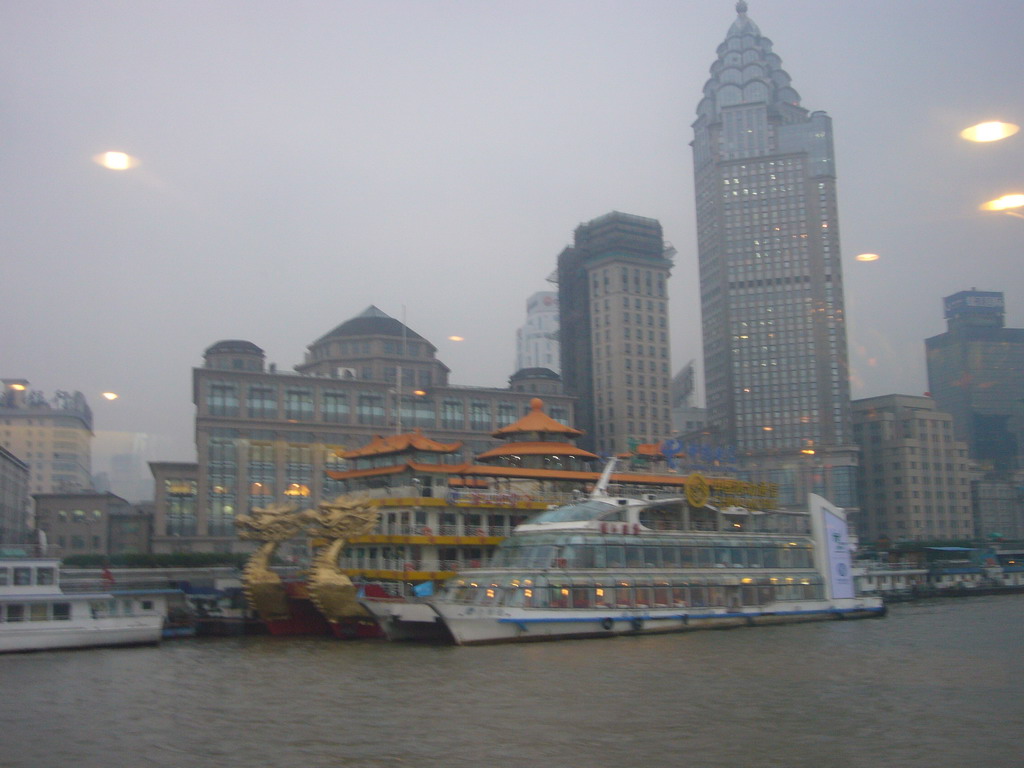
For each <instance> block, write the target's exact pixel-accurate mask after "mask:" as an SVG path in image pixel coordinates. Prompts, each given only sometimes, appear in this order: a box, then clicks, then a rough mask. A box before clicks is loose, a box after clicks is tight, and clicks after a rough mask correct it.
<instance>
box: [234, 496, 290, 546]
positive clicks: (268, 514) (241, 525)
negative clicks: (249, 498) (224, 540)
mask: <svg viewBox="0 0 1024 768" xmlns="http://www.w3.org/2000/svg"><path fill="white" fill-rule="evenodd" d="M297 510H298V507H296V506H295V505H294V504H270V505H269V506H267V507H263V508H258V509H253V510H252V511H251V512H250V513H249V514H248V515H244V514H243V515H238V516H236V517H235V529H236V532H237V533H238V538H240V539H244V540H246V541H275V542H281V541H287V540H288V539H290V538H292V537H293V536H294V535H295V534H296V533H297V532H298V530H299V528H301V527H302V523H303V520H302V514H301V513H297Z"/></svg>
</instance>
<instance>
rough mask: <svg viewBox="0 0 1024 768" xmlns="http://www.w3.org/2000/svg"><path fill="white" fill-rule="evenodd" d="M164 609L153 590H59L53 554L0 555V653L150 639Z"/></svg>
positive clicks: (156, 631)
mask: <svg viewBox="0 0 1024 768" xmlns="http://www.w3.org/2000/svg"><path fill="white" fill-rule="evenodd" d="M165 615H166V609H165V599H164V596H163V595H162V594H160V593H158V592H155V591H152V590H150V591H147V592H136V591H131V590H118V589H115V588H114V585H113V584H109V585H108V586H107V588H106V589H105V590H103V591H94V590H90V591H82V592H72V591H65V590H63V589H61V585H60V561H59V560H57V559H55V558H46V557H17V558H2V559H0V653H9V652H15V651H41V650H53V649H59V648H93V647H99V646H115V645H155V644H157V643H159V642H160V639H161V634H162V630H163V626H164V617H165Z"/></svg>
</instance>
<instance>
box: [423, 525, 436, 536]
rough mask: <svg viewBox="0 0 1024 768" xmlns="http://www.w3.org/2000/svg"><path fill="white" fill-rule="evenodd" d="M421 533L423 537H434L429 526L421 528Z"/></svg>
mask: <svg viewBox="0 0 1024 768" xmlns="http://www.w3.org/2000/svg"><path fill="white" fill-rule="evenodd" d="M422 533H423V535H424V536H433V535H434V531H433V529H432V528H431V527H430V526H429V525H424V526H423V530H422Z"/></svg>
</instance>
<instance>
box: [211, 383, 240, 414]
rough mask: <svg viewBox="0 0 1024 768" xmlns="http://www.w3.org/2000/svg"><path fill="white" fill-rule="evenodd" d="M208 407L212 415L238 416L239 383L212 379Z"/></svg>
mask: <svg viewBox="0 0 1024 768" xmlns="http://www.w3.org/2000/svg"><path fill="white" fill-rule="evenodd" d="M206 408H207V411H208V412H209V413H210V415H211V416H238V385H237V384H230V383H228V382H223V381H211V382H210V389H209V394H208V396H207V400H206Z"/></svg>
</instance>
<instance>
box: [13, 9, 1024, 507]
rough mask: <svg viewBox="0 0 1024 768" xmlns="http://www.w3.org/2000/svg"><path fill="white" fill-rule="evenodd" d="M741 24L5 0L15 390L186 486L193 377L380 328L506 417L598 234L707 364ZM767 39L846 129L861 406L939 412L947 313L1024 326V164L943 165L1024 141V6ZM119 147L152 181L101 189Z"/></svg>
mask: <svg viewBox="0 0 1024 768" xmlns="http://www.w3.org/2000/svg"><path fill="white" fill-rule="evenodd" d="M734 5H735V3H734V2H733V0H672V1H671V2H670V1H668V0H647V1H646V2H644V1H641V0H628V1H626V0H622V1H616V2H602V1H600V0H585V1H583V0H544V1H543V2H540V1H538V2H533V1H515V2H513V1H509V2H483V1H481V0H476V1H474V2H448V1H441V0H419V1H417V2H413V1H412V0H405V1H402V2H396V1H389V0H372V1H370V0H366V1H365V2H364V1H361V0H360V1H348V0H333V1H330V2H328V1H326V0H325V1H323V2H320V1H316V0H288V2H284V1H283V0H281V1H277V2H266V1H262V2H261V1H259V0H245V1H244V2H242V1H241V0H220V1H218V0H203V2H192V1H190V0H179V1H177V2H172V1H168V0H165V1H161V2H153V1H152V0H125V1H124V2H120V1H117V0H112V1H110V2H100V1H94V2H91V1H90V0H75V1H72V0H68V1H66V2H48V1H47V0H32V1H31V2H27V1H21V0H18V1H14V0H2V2H0V68H2V81H0V83H2V84H0V98H2V110H3V111H2V118H3V135H2V141H0V179H2V187H0V190H2V191H0V244H2V267H3V271H2V276H3V277H2V281H0V302H2V304H0V306H2V308H3V313H4V321H5V327H6V332H5V334H4V338H3V343H2V347H0V350H2V356H0V375H2V376H4V377H12V376H17V377H24V378H27V379H29V380H30V381H31V383H32V386H33V388H36V389H41V390H44V391H46V392H47V393H48V394H50V393H52V392H53V390H56V389H70V390H81V391H82V392H83V393H85V395H86V397H87V398H88V400H89V402H90V403H91V405H92V406H93V409H94V411H95V414H96V429H97V432H98V434H99V435H100V436H101V437H102V436H103V435H104V434H105V433H108V432H117V433H137V434H138V435H139V436H140V437H139V439H138V440H137V443H138V444H140V445H144V446H145V450H146V451H147V452H148V454H149V455H148V456H147V458H149V459H166V460H193V459H194V449H193V442H192V439H193V438H192V430H193V421H192V419H193V406H192V393H191V369H192V368H193V367H194V366H197V365H200V364H201V362H202V353H203V350H204V349H205V348H206V347H208V346H209V345H210V344H212V343H213V342H215V341H218V340H220V339H228V338H239V339H247V340H249V341H252V342H254V343H256V344H258V345H259V346H260V347H262V348H263V349H265V350H266V352H267V359H268V361H273V362H276V363H277V364H278V366H279V367H280V368H286V369H290V368H291V367H292V366H293V365H295V364H296V363H299V362H301V361H302V359H303V354H304V352H305V349H306V346H307V345H308V344H309V343H311V342H312V341H313V340H314V339H316V338H318V337H319V336H321V335H322V334H324V333H326V332H327V331H329V330H331V329H332V328H334V327H335V326H336V325H338V324H339V323H341V322H343V321H345V320H347V319H348V318H350V317H352V316H354V315H356V314H358V313H360V312H362V311H363V309H364V308H365V307H366V306H367V305H369V304H375V305H377V306H378V307H380V308H381V309H382V310H384V311H385V312H388V313H389V314H391V315H392V316H394V317H398V318H401V317H402V313H403V308H404V313H405V317H406V321H407V323H408V325H409V326H410V327H411V328H413V329H414V330H416V331H417V332H419V333H420V334H422V335H423V336H425V337H427V338H428V339H430V340H431V341H433V342H434V343H435V344H436V345H437V346H438V348H439V352H438V356H439V357H440V358H441V359H442V360H443V361H444V362H445V363H447V364H448V365H449V366H450V367H451V369H452V380H453V382H454V383H458V384H475V385H484V386H504V385H506V383H507V379H508V376H509V375H510V374H511V373H513V370H512V367H513V363H514V357H515V330H516V328H517V327H518V326H520V325H521V324H522V323H523V320H524V315H525V301H526V298H527V297H528V296H529V295H530V294H532V293H533V292H535V291H538V290H546V289H549V288H551V286H550V284H548V283H547V282H546V281H545V278H546V277H547V276H548V275H549V274H550V273H551V272H552V271H553V270H554V267H555V258H556V256H557V255H558V253H559V251H561V249H562V248H563V247H564V246H566V245H568V244H569V243H570V242H571V240H572V233H573V229H574V228H575V227H576V226H577V225H578V224H580V223H581V222H584V221H589V220H590V219H593V218H596V217H597V216H600V215H603V214H605V213H607V212H609V211H612V210H619V211H623V212H626V213H633V214H638V215H642V216H650V217H653V218H657V219H659V220H660V221H661V223H662V225H663V226H664V230H665V237H666V239H667V240H669V241H671V242H672V243H673V244H674V245H675V247H676V249H677V250H678V255H677V256H676V267H675V270H674V272H673V277H672V280H671V282H670V286H671V305H670V310H671V316H672V324H673V325H672V342H673V345H672V346H673V356H674V357H673V365H674V367H676V368H678V367H679V366H681V365H683V364H684V363H685V362H686V361H687V360H689V359H691V358H697V359H698V360H699V359H700V357H701V352H700V329H699V323H700V313H699V305H698V292H697V283H696V273H697V271H696V257H695V250H696V237H695V230H694V211H693V179H692V159H691V152H690V147H689V142H690V140H691V138H692V131H691V128H690V125H691V123H692V122H693V119H694V117H695V108H696V105H697V101H698V99H699V97H700V94H701V88H702V86H703V84H704V82H705V80H706V79H707V77H708V68H709V67H710V65H711V63H712V62H713V61H714V60H715V49H716V47H717V46H718V45H719V43H721V42H722V41H723V40H724V38H725V33H726V31H727V30H728V28H729V25H730V24H732V22H733V20H734V19H735V18H736V13H735V10H734ZM749 15H750V18H751V19H753V20H754V21H755V22H756V23H757V24H758V25H759V26H760V28H761V32H762V33H763V34H764V35H766V36H767V37H769V38H770V39H771V40H772V41H773V42H774V44H775V51H776V53H778V54H779V56H781V58H782V62H783V67H784V68H785V69H786V71H787V72H788V73H789V74H790V75H791V77H792V78H793V85H794V87H795V88H796V90H797V91H798V92H799V93H800V95H801V98H802V105H803V106H804V107H806V108H808V109H811V110H818V109H821V110H825V111H827V112H828V113H829V114H830V115H831V116H832V118H833V121H834V128H835V136H836V156H837V168H838V174H839V206H840V235H841V242H842V249H843V261H844V269H845V276H846V307H847V317H848V320H849V341H850V353H851V367H852V369H853V373H854V382H853V384H854V386H853V391H854V396H855V397H866V396H872V395H880V394H887V393H891V392H903V393H921V392H923V391H924V390H925V389H926V388H927V385H926V381H925V374H924V353H923V346H924V345H923V339H924V338H925V337H927V336H931V335H934V334H937V333H941V332H942V331H943V330H944V329H945V322H944V320H943V318H942V307H941V298H942V297H943V296H945V295H948V294H950V293H954V292H956V291H958V290H963V289H966V288H971V287H977V288H979V289H987V290H1002V291H1004V292H1005V293H1006V300H1007V306H1008V312H1007V324H1008V325H1015V326H1018V327H1019V326H1024V270H1022V269H1021V266H1020V262H1021V256H1022V254H1024V249H1022V243H1024V220H1021V219H1020V218H1013V217H1011V216H1007V215H1004V214H982V213H979V212H977V210H976V207H977V205H978V204H979V203H981V202H984V201H985V200H989V199H992V198H995V197H998V196H999V195H1001V194H1004V193H1006V192H1010V191H1024V134H1018V135H1017V136H1016V137H1013V138H1011V139H1008V140H1006V141H1003V142H997V143H994V144H988V145H977V144H968V143H966V142H964V141H962V140H960V139H959V138H958V135H957V134H958V132H959V130H960V129H961V128H963V127H965V126H967V125H970V124H972V123H975V122H979V121H981V120H983V119H992V118H993V117H999V118H1001V119H1004V120H1011V121H1013V122H1017V123H1024V97H1022V95H1021V94H1022V92H1024V91H1022V83H1021V56H1022V53H1021V46H1022V41H1024V2H1021V0H972V1H971V2H967V1H966V0H828V1H827V2H825V1H824V0H750V11H749ZM112 149H116V150H121V151H125V152H129V153H131V154H132V155H135V156H137V157H138V158H139V159H140V165H139V166H138V167H137V168H135V169H133V170H131V171H128V172H122V173H119V172H113V171H109V170H106V169H104V168H101V167H99V166H98V165H96V164H95V163H93V162H92V157H93V156H94V155H96V154H97V153H99V152H102V151H105V150H112ZM863 251H875V252H878V253H880V254H881V256H882V258H881V259H880V260H879V261H877V262H874V263H870V264H865V263H861V262H857V261H855V260H854V256H855V255H856V254H858V253H861V252H863ZM451 334H460V335H462V336H464V337H465V338H466V341H464V342H462V343H461V344H456V343H453V342H449V341H447V340H446V339H447V337H448V336H449V335H451ZM700 389H701V391H703V386H702V385H701V387H700ZM105 390H113V391H116V392H118V393H120V395H121V398H120V399H119V400H117V401H116V402H113V403H107V402H105V401H103V400H102V399H101V397H100V393H101V392H103V391H105ZM97 459H98V463H99V464H100V466H97V467H95V468H96V469H102V468H103V467H102V457H101V456H98V457H97ZM116 490H117V489H116V488H115V491H116Z"/></svg>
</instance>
